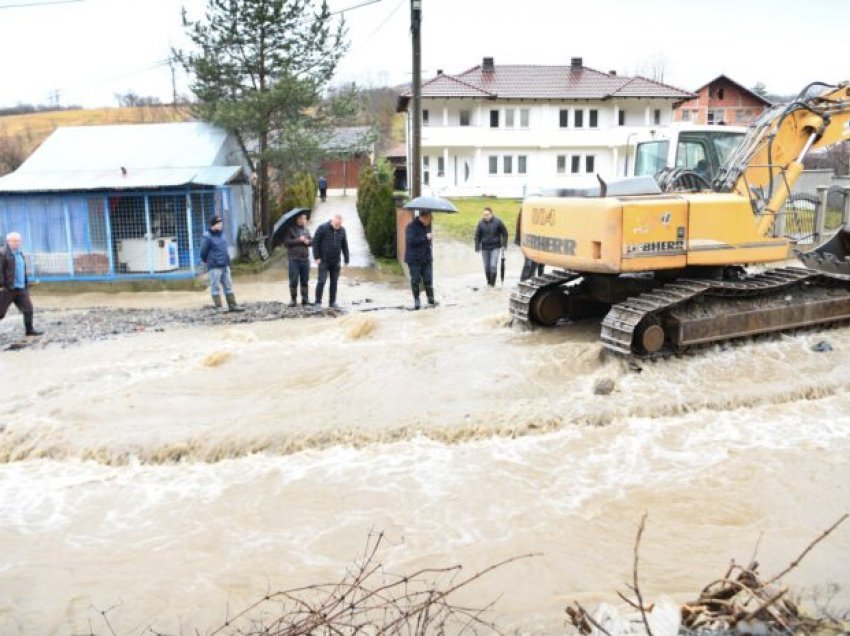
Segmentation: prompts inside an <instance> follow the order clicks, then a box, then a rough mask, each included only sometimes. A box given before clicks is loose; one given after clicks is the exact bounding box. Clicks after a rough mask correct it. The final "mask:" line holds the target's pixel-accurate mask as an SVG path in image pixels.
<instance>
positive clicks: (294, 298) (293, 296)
mask: <svg viewBox="0 0 850 636" xmlns="http://www.w3.org/2000/svg"><path fill="white" fill-rule="evenodd" d="M297 304H298V288H297V287H291V286H290V288H289V305H287V306H288V307H295V305H297Z"/></svg>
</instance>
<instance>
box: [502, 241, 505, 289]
mask: <svg viewBox="0 0 850 636" xmlns="http://www.w3.org/2000/svg"><path fill="white" fill-rule="evenodd" d="M501 279H502V284H503V285H504V284H505V248H504V247H503V248H502V272H501Z"/></svg>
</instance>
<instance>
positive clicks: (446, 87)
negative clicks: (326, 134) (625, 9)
mask: <svg viewBox="0 0 850 636" xmlns="http://www.w3.org/2000/svg"><path fill="white" fill-rule="evenodd" d="M693 96H694V95H693V94H692V93H689V92H687V91H684V90H680V89H678V88H674V87H672V86H667V85H666V84H662V83H660V82H656V81H653V80H649V79H646V78H644V77H639V76H638V77H624V76H619V75H617V74H616V72H614V71H611V72H609V73H602V72H600V71H596V70H593V69H591V68H587V67H586V66H584V65H583V63H582V59H581V58H580V57H576V58H572V60H571V64H570V65H569V66H537V65H498V66H497V65H496V64H495V63H494V61H493V58H492V57H485V58H484V60H483V62H482V64H481V65H479V66H475V67H473V68H471V69H469V70H467V71H464V72H463V73H460V74H458V75H446V74H443V73H442V72H441V71H438V72H437V76H436V77H434V78H432V79H430V80H428V81H426V82H423V84H422V141H421V152H422V191H423V193H428V192H430V193H433V194H442V195H447V196H472V195H481V194H487V195H495V196H502V197H520V196H523V195H524V194H525V193H526V192H528V191H529V190H533V189H536V188H541V187H544V188H548V187H573V186H580V185H585V184H587V183H588V182H590V181H595V179H596V175H597V174H599V175H600V176H601V177H603V178H612V177H616V176H623V175H625V174H626V173H627V170H628V167H629V166H628V161H629V155H630V152H629V151H631V154H633V152H634V143H633V142H634V139H635V138H636V137H637V135H638V134H641V133H647V132H649V131H650V130H651V129H653V128H657V127H660V126H667V125H669V124H670V123H671V122H672V121H673V108H674V107H675V106H676V105H677V104H679V103H680V102H682V101H684V100H686V99H690V98H692V97H693ZM410 101H411V93H410V91H409V90H408V91H406V92H405V93H403V94H402V95H401V96H400V98H399V106H398V109H399V111H403V112H407V113H408V118H407V119H408V127H407V129H408V148H409V147H410V134H409V133H410V123H411V122H412V117H410V113H409V110H408V107H409V105H410ZM409 156H411V153H410V152H409V151H408V157H409Z"/></svg>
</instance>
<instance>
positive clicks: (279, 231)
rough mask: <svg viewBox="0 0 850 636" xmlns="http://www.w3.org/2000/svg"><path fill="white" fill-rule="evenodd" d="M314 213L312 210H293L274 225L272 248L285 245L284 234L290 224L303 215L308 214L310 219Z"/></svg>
mask: <svg viewBox="0 0 850 636" xmlns="http://www.w3.org/2000/svg"><path fill="white" fill-rule="evenodd" d="M312 212H313V211H312V210H311V209H310V208H292V209H291V210H290V211H289V212H287V213H286V214H284V215H283V216H281V217H280V218H279V219H278V220H277V222H276V223H275V224H274V229H273V230H272V247H273V248H274V247H277V246H278V245H280V244H281V243H283V233H284V232H285V231H286V227H287V226H288V225H289V224H290V223H292V222H293V221H294V220H295V219H296V218H298V217H299V216H300V215H302V214H306V215H307V218H308V219H309V218H310V214H311V213H312Z"/></svg>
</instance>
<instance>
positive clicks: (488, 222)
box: [475, 208, 508, 287]
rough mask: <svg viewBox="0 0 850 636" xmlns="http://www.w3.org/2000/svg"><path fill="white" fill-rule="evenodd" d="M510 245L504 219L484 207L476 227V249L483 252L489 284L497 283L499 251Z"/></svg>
mask: <svg viewBox="0 0 850 636" xmlns="http://www.w3.org/2000/svg"><path fill="white" fill-rule="evenodd" d="M507 246H508V228H506V227H505V224H504V223H502V220H501V219H500V218H498V217H497V216H494V215H493V210H492V209H490V208H484V210H483V212H482V214H481V220H480V221H478V226H477V227H476V228H475V251H476V252H481V260H482V261H483V262H484V275H485V276H486V277H487V284H488V285H489V286H490V287H493V286H494V285H495V284H496V274H497V273H498V271H499V251H500V250H503V249H505V248H506V247H507Z"/></svg>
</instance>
